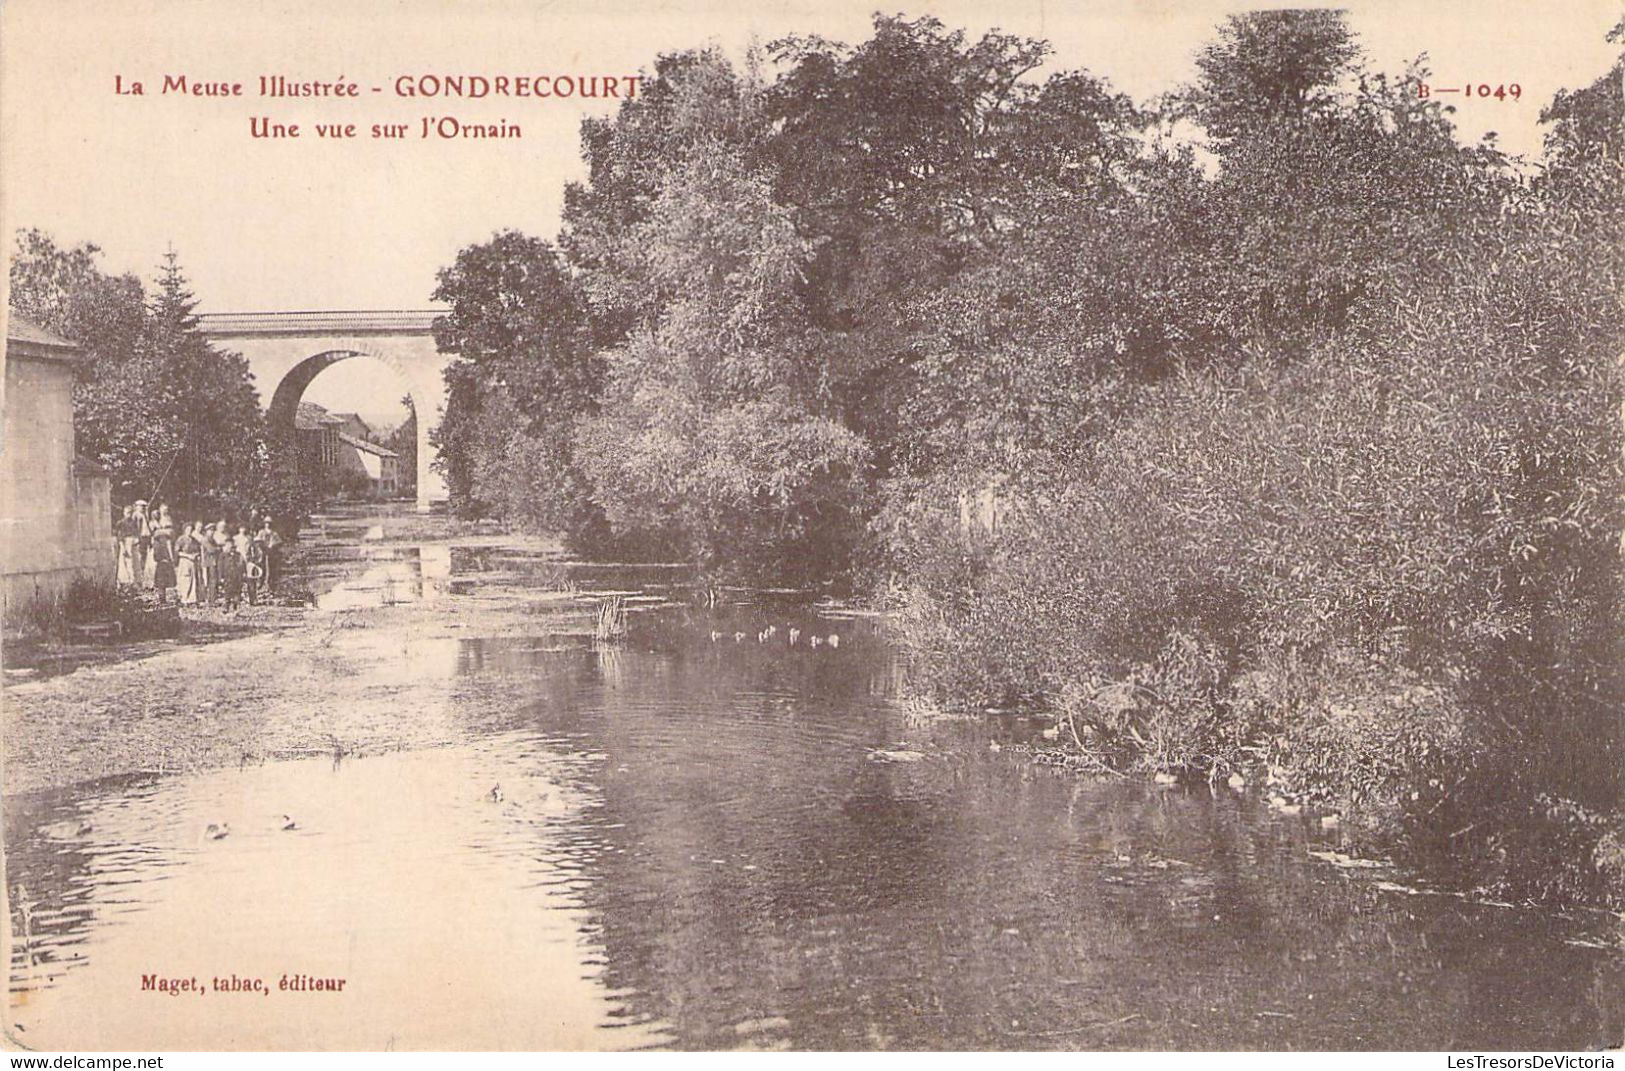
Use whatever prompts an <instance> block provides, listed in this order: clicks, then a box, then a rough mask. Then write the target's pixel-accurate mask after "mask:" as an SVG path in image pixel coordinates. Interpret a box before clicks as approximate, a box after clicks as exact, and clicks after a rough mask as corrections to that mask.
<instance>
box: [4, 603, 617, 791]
mask: <svg viewBox="0 0 1625 1071" xmlns="http://www.w3.org/2000/svg"><path fill="white" fill-rule="evenodd" d="M549 602H550V603H551V605H550V606H549V605H546V604H547V603H549ZM539 603H540V604H542V605H540V606H539V605H538V604H539ZM538 609H541V610H542V611H543V612H542V613H540V614H539V613H538ZM588 613H589V611H588V610H587V609H586V608H584V607H581V606H579V605H576V604H572V603H569V602H568V601H567V600H566V599H565V598H563V597H553V598H551V599H548V598H546V597H543V598H540V599H539V598H537V597H535V596H533V597H531V598H530V599H529V600H528V601H526V602H523V603H517V602H514V601H512V600H506V601H504V600H495V599H481V598H470V599H464V598H456V599H444V600H440V601H438V602H434V603H420V604H409V605H404V606H394V607H387V608H377V609H366V610H349V611H343V612H337V613H323V612H319V611H302V612H300V613H298V614H297V615H296V616H295V617H294V618H293V619H292V620H284V621H282V622H281V623H280V625H279V626H278V627H275V628H268V629H266V630H264V631H258V632H254V633H251V634H249V635H246V636H243V637H241V638H238V639H230V640H224V641H220V642H214V643H208V644H200V645H183V646H170V647H167V648H164V649H161V650H159V651H158V652H157V653H153V654H151V655H150V656H147V657H139V658H131V659H128V660H125V661H119V662H114V663H109V664H104V665H93V666H88V667H85V668H81V669H78V670H77V671H75V672H71V673H67V674H64V675H60V676H53V677H45V678H40V679H34V680H26V681H22V682H8V684H7V686H6V687H5V690H4V693H3V706H4V711H3V722H0V725H3V730H0V731H3V747H4V786H5V792H6V794H8V795H12V794H17V793H23V792H30V791H34V790H38V789H43V788H50V787H59V786H63V785H69V784H74V783H77V782H81V781H87V780H91V779H96V778H102V777H107V776H111V775H115V774H128V773H135V772H144V771H160V772H165V773H176V772H186V771H194V770H200V769H205V768H209V767H218V766H223V765H230V764H237V763H241V762H246V761H261V760H263V759H266V758H275V757H279V756H289V755H297V754H311V753H332V752H333V751H335V750H340V751H342V752H343V753H345V754H357V753H365V752H375V751H380V750H390V749H395V748H402V747H419V746H431V745H434V744H439V743H447V742H451V741H454V740H457V739H460V738H462V737H463V735H464V734H466V733H467V732H469V731H471V730H475V729H477V728H479V727H480V725H481V724H482V723H487V722H490V721H493V720H496V719H498V718H501V717H503V716H505V715H506V713H507V712H508V711H509V710H511V708H512V703H513V701H514V700H515V699H517V697H518V696H519V695H521V694H522V688H521V683H522V682H519V681H516V680H513V679H511V678H507V677H504V676H502V675H500V674H490V673H480V674H465V673H462V672H460V671H459V667H458V647H459V639H461V638H463V637H470V636H482V637H490V636H498V637H500V636H511V635H522V634H526V633H542V632H545V633H549V634H558V633H560V632H565V633H568V632H571V631H576V632H585V631H586V630H588V629H589V627H590V626H589V624H588Z"/></svg>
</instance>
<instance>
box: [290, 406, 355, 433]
mask: <svg viewBox="0 0 1625 1071" xmlns="http://www.w3.org/2000/svg"><path fill="white" fill-rule="evenodd" d="M343 423H344V421H342V420H340V419H339V418H338V417H336V416H334V415H333V414H332V413H329V412H328V411H327V410H326V409H323V408H322V407H321V406H319V405H317V404H316V403H315V402H300V403H299V408H298V410H297V411H296V412H295V413H294V417H293V426H294V427H296V428H298V429H299V430H301V431H315V430H316V429H317V428H319V427H321V426H322V425H324V424H326V425H331V426H333V427H337V426H339V425H340V424H343Z"/></svg>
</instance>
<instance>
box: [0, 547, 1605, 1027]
mask: <svg viewBox="0 0 1625 1071" xmlns="http://www.w3.org/2000/svg"><path fill="white" fill-rule="evenodd" d="M353 534H354V533H351V532H350V531H349V530H348V529H344V530H343V531H342V532H341V533H340V535H341V536H342V537H343V538H341V539H338V540H336V541H335V544H334V549H331V550H330V552H328V553H318V554H313V555H312V558H311V561H312V562H313V564H312V566H311V574H312V577H313V581H314V583H315V586H316V588H317V594H318V605H319V607H322V608H319V609H318V611H317V612H318V613H321V612H327V611H329V610H332V611H337V610H338V609H341V608H343V607H348V606H355V605H366V604H368V603H369V601H370V602H371V603H373V604H376V603H379V602H402V601H404V602H411V601H416V600H420V599H423V598H426V597H434V598H444V599H454V598H461V597H472V596H476V595H478V594H481V593H484V594H487V595H489V594H490V593H491V592H492V590H493V589H502V588H511V589H513V590H519V589H524V588H526V587H536V586H538V585H546V586H550V587H557V586H558V585H559V584H560V582H561V579H560V578H561V577H563V576H568V577H569V583H570V584H573V585H575V586H577V587H580V588H585V589H589V590H590V589H592V588H593V587H595V586H597V587H602V586H608V585H609V583H610V582H611V581H612V580H613V581H615V582H617V583H618V584H619V585H620V586H621V587H623V588H624V587H625V586H626V585H628V584H633V585H635V586H636V587H637V588H638V589H640V590H646V591H648V592H649V593H650V595H649V598H648V599H646V600H644V602H643V603H637V602H634V603H633V605H634V607H636V606H640V605H647V606H650V607H652V608H651V609H647V610H640V611H638V612H634V613H633V614H631V633H630V635H629V636H628V638H627V639H626V641H625V642H624V643H620V644H616V645H614V646H599V645H595V644H594V643H593V642H592V641H591V639H590V638H589V637H585V636H582V635H581V634H580V630H579V629H570V628H560V627H557V625H556V622H552V621H551V619H550V618H549V617H548V616H547V615H537V617H536V619H535V620H536V627H535V628H534V630H532V632H531V634H525V635H513V634H511V633H510V634H506V635H502V636H492V637H480V636H476V635H470V636H466V637H462V636H459V637H457V638H453V639H447V640H443V641H441V640H436V641H434V642H433V643H429V644H419V645H417V646H415V647H414V648H413V656H412V657H413V660H414V663H415V664H414V666H413V672H414V673H418V674H422V673H426V672H427V673H437V674H441V675H443V676H444V677H445V679H446V680H447V682H448V686H449V685H451V684H453V683H455V682H456V681H457V680H458V679H459V678H470V677H479V676H502V677H505V678H507V679H508V680H509V681H510V682H512V681H518V682H520V683H521V684H522V693H523V694H524V695H525V696H526V697H527V698H526V700H525V701H524V702H521V703H518V704H515V705H513V706H512V708H511V709H509V710H507V711H501V712H484V715H485V716H483V717H481V718H478V719H471V720H473V721H476V722H477V723H478V724H480V725H482V726H484V727H487V728H482V730H481V731H480V733H479V734H478V735H470V736H469V737H468V738H467V739H462V740H460V741H458V742H457V743H455V744H453V745H451V746H446V747H437V748H432V749H424V750H417V751H405V752H396V753H392V754H382V755H374V756H369V757H362V758H355V757H350V756H344V755H333V756H312V757H308V758H303V759H295V760H290V761H279V762H267V763H263V764H250V765H246V766H244V767H243V768H240V769H239V768H232V769H225V770H219V771H216V772H212V773H208V774H203V775H198V776H168V777H160V776H157V775H143V776H133V777H128V778H122V779H119V780H117V781H115V782H111V783H108V782H102V783H93V784H83V785H76V786H72V787H71V788H68V789H65V790H58V791H52V792H48V793H37V794H32V795H28V796H19V797H14V798H11V799H8V800H7V803H6V813H5V819H6V824H5V834H6V848H7V860H6V865H7V881H8V883H9V884H10V886H11V887H12V888H13V890H16V891H20V896H19V895H15V894H14V896H13V898H12V908H13V912H12V925H13V929H14V931H15V933H16V935H17V936H16V939H15V941H14V947H13V950H12V959H11V964H12V966H11V1007H10V1015H9V1019H10V1023H11V1030H12V1034H13V1037H14V1038H15V1039H16V1040H18V1041H20V1042H22V1043H23V1044H27V1045H39V1046H42V1047H50V1046H52V1045H57V1046H63V1047H78V1048H86V1047H92V1046H93V1045H95V1044H97V1043H101V1044H107V1045H116V1046H117V1047H121V1048H127V1049H143V1050H153V1049H157V1050H162V1049H193V1048H212V1047H254V1048H260V1047H270V1048H280V1047H290V1048H560V1047H563V1048H595V1049H616V1048H647V1047H674V1048H703V1049H716V1048H720V1049H730V1048H741V1047H742V1048H794V1049H830V1048H835V1049H872V1048H897V1049H919V1048H950V1049H963V1048H1013V1049H1097V1048H1135V1049H1144V1048H1190V1049H1235V1048H1331V1049H1350V1048H1354V1049H1368V1048H1369V1049H1410V1048H1422V1049H1452V1050H1457V1051H1461V1050H1484V1049H1588V1048H1597V1047H1606V1046H1618V1045H1620V1044H1621V1043H1622V1040H1625V954H1622V952H1621V949H1620V923H1619V921H1618V920H1616V919H1613V918H1611V917H1608V916H1599V915H1576V916H1565V915H1562V914H1558V913H1555V912H1552V911H1546V910H1536V909H1532V908H1523V907H1512V906H1504V905H1495V904H1487V903H1482V902H1477V901H1475V900H1473V899H1471V898H1463V897H1456V896H1449V895H1442V894H1434V893H1429V892H1424V891H1421V890H1419V889H1418V888H1417V887H1416V885H1415V883H1414V882H1412V881H1410V880H1409V879H1408V878H1407V876H1406V875H1404V874H1402V873H1398V872H1394V871H1392V870H1389V869H1386V868H1383V867H1371V866H1360V865H1351V863H1352V862H1353V861H1349V860H1347V859H1346V858H1342V859H1339V858H1338V857H1337V856H1336V855H1335V854H1331V853H1335V850H1336V848H1337V845H1336V844H1335V843H1334V842H1328V841H1325V840H1323V839H1322V836H1323V835H1322V834H1320V833H1319V832H1318V830H1315V831H1312V830H1311V828H1310V825H1309V823H1307V822H1306V821H1305V820H1303V819H1297V818H1288V817H1283V816H1281V815H1279V814H1277V813H1274V812H1272V811H1270V810H1269V809H1268V808H1267V807H1265V806H1264V805H1263V804H1261V803H1260V802H1259V801H1258V800H1256V799H1255V798H1253V797H1251V796H1249V795H1247V794H1245V793H1237V792H1232V791H1230V790H1228V789H1223V788H1221V789H1220V790H1219V791H1217V792H1208V791H1206V790H1195V791H1191V790H1184V789H1168V788H1158V787H1153V786H1148V785H1142V784H1138V783H1130V782H1124V781H1112V782H1101V781H1093V780H1087V779H1082V778H1079V777H1076V776H1073V775H1069V774H1065V773H1060V772H1057V771H1053V770H1050V769H1047V768H1044V767H1036V766H1033V765H1031V764H1029V763H1028V762H1027V761H1025V760H1024V759H1023V758H1022V757H1021V756H1020V755H1019V754H1017V752H1018V750H1019V746H1020V745H1021V744H1022V743H1023V742H1025V741H1030V740H1032V739H1033V738H1034V737H1035V736H1036V734H1037V729H1038V727H1037V726H1035V725H1031V724H1027V723H1024V722H1021V721H1019V720H1012V719H1010V718H1008V717H989V718H985V719H969V720H967V719H945V718H941V717H930V716H925V715H922V714H920V713H918V712H917V711H914V710H912V709H911V708H910V707H909V705H908V704H907V703H904V702H903V701H901V699H900V697H899V696H900V682H901V680H902V676H903V674H904V673H905V672H906V669H905V667H904V665H903V663H902V660H901V659H900V658H899V656H898V654H897V652H896V651H895V650H894V649H893V647H892V646H891V645H890V644H889V643H888V641H887V638H886V635H885V631H884V626H883V625H881V624H880V623H878V622H876V621H874V620H872V619H866V618H858V617H851V616H847V615H842V614H839V613H835V612H832V611H829V610H825V611H824V612H820V609H819V608H818V607H816V606H812V605H807V604H805V603H799V602H797V601H795V600H794V599H790V598H777V599H752V600H741V601H739V602H737V603H736V604H734V605H725V606H723V607H721V608H719V609H717V610H714V611H701V610H695V609H690V608H687V607H683V606H676V605H669V606H662V605H661V598H662V597H663V596H666V595H670V594H672V593H673V592H672V590H671V589H669V588H668V587H666V586H665V585H666V583H667V581H669V580H671V579H672V577H670V576H662V575H661V573H660V571H659V570H652V571H651V570H644V571H643V572H642V573H640V574H626V573H622V574H619V575H616V574H614V573H613V571H606V570H602V569H590V568H579V569H578V568H575V567H571V566H561V565H559V564H558V563H556V562H553V561H551V560H546V559H543V558H539V557H538V556H535V555H523V554H513V553H506V552H503V551H501V550H499V549H492V548H480V547H451V548H448V547H446V546H445V545H443V544H434V545H429V546H426V547H403V546H399V545H393V544H388V545H373V546H370V547H367V546H365V545H364V544H365V540H363V541H362V543H363V546H362V549H359V550H358V549H356V548H355V547H354V546H352V547H350V549H349V550H345V549H344V540H345V539H348V538H349V537H350V536H351V535H353ZM373 534H376V533H373ZM561 570H562V571H561ZM770 626H771V628H772V629H773V630H774V631H773V632H772V633H771V634H769V635H765V636H764V635H763V634H764V632H766V630H767V629H768V628H769V627H770ZM791 628H795V629H797V630H799V635H798V636H797V642H796V643H795V644H793V645H792V644H791V643H790V642H789V630H790V629H791ZM814 636H817V637H818V638H819V639H820V641H821V642H820V644H819V645H818V646H817V647H813V646H812V645H811V642H810V641H811V639H812V638H813V637H814ZM830 636H836V637H838V645H835V646H832V645H831V644H830V643H829V642H828V637H830ZM452 691H453V690H452V689H450V688H449V687H448V693H449V694H450V693H452ZM455 694H456V695H466V696H468V697H471V698H468V699H465V700H460V701H469V702H477V701H481V700H480V699H478V698H477V697H479V696H481V695H484V694H486V693H484V692H482V691H480V690H478V689H474V690H467V691H463V690H457V691H456V692H455ZM402 716H403V717H410V716H411V714H410V712H402ZM995 745H997V746H995ZM211 824H213V825H215V826H220V825H225V826H227V827H229V830H230V835H229V836H225V837H221V838H219V839H216V838H214V837H213V836H211V835H210V833H209V832H208V827H209V826H210V825H211ZM290 824H291V826H292V828H284V827H286V826H289V825H290ZM1314 852H1318V853H1320V854H1318V855H1316V854H1311V853H1314ZM143 976H153V978H154V980H156V979H157V978H163V979H166V980H167V979H181V980H187V979H191V978H194V977H195V978H197V979H198V980H199V982H200V983H201V984H202V985H203V986H205V987H211V988H208V989H207V990H206V991H204V992H193V991H188V990H182V991H180V992H178V993H175V994H170V993H167V992H159V991H155V990H153V991H142V982H141V979H142V978H143ZM216 977H219V978H221V979H222V982H223V983H224V984H225V985H227V986H228V988H227V989H225V990H214V989H212V985H213V979H214V978H216ZM233 977H235V979H238V980H242V981H244V982H246V984H248V985H250V986H252V985H253V983H254V982H255V981H256V980H257V981H260V982H262V983H263V984H264V986H265V991H264V992H260V991H257V990H255V989H252V988H250V989H245V990H234V989H231V988H229V987H230V986H231V985H232V984H233V981H232V979H233ZM284 978H286V979H287V981H288V983H289V987H288V988H281V983H282V982H283V980H284ZM309 979H323V980H329V979H330V980H332V983H330V984H334V985H336V984H337V983H338V980H340V979H342V980H343V982H342V985H343V988H342V989H336V988H335V989H313V988H309V987H308V986H309V983H308V980H309Z"/></svg>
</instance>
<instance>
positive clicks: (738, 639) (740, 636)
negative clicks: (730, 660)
mask: <svg viewBox="0 0 1625 1071" xmlns="http://www.w3.org/2000/svg"><path fill="white" fill-rule="evenodd" d="M734 642H735V643H744V642H745V634H744V633H743V632H736V633H734Z"/></svg>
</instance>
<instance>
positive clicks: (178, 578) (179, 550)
mask: <svg viewBox="0 0 1625 1071" xmlns="http://www.w3.org/2000/svg"><path fill="white" fill-rule="evenodd" d="M196 528H197V525H196V524H189V525H187V526H186V527H185V529H184V530H182V532H181V537H180V538H179V539H177V540H176V541H175V594H176V595H177V596H179V598H180V601H181V605H182V606H196V605H197V565H198V555H199V554H200V552H201V551H202V549H203V548H202V546H201V545H200V544H199V543H198V541H197V534H196V531H195V530H196Z"/></svg>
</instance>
